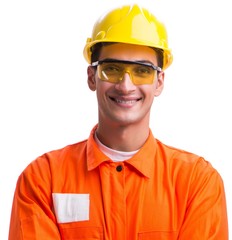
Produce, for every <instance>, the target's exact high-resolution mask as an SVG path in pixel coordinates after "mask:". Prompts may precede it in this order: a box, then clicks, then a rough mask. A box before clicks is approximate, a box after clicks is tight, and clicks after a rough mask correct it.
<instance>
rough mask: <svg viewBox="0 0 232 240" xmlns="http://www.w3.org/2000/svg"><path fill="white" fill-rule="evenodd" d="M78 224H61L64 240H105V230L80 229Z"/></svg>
mask: <svg viewBox="0 0 232 240" xmlns="http://www.w3.org/2000/svg"><path fill="white" fill-rule="evenodd" d="M78 225H79V224H77V223H65V224H59V229H60V235H61V236H62V240H80V239H86V240H103V228H101V227H80V226H78Z"/></svg>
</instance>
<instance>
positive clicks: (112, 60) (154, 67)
mask: <svg viewBox="0 0 232 240" xmlns="http://www.w3.org/2000/svg"><path fill="white" fill-rule="evenodd" d="M102 63H125V64H138V65H142V66H147V67H152V68H153V69H154V70H156V71H158V72H161V71H162V68H161V67H158V66H155V65H154V64H152V63H148V62H142V61H130V60H119V59H111V58H107V59H103V60H99V61H96V62H92V63H91V66H92V67H97V66H98V65H100V64H102Z"/></svg>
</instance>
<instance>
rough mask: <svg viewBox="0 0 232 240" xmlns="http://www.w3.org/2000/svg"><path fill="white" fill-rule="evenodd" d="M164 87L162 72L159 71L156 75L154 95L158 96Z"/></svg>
mask: <svg viewBox="0 0 232 240" xmlns="http://www.w3.org/2000/svg"><path fill="white" fill-rule="evenodd" d="M163 88H164V72H163V71H162V72H159V73H158V75H157V80H156V85H155V97H158V96H159V95H160V94H161V93H162V91H163Z"/></svg>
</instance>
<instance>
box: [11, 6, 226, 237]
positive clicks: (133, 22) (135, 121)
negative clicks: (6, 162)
mask: <svg viewBox="0 0 232 240" xmlns="http://www.w3.org/2000/svg"><path fill="white" fill-rule="evenodd" d="M84 56H85V58H86V60H87V61H88V63H89V66H88V70H87V72H88V86H89V88H90V89H91V90H92V91H96V94H97V100H98V124H97V125H96V126H95V127H94V128H93V130H92V132H91V134H90V136H89V138H88V139H87V140H85V141H82V142H79V143H76V144H73V145H69V146H66V147H64V148H63V149H59V150H55V151H52V152H49V153H46V154H44V155H43V156H40V157H39V158H38V159H36V160H35V161H33V162H32V163H31V164H30V165H29V166H28V167H27V168H26V169H25V170H24V171H23V173H22V174H21V175H20V177H19V179H18V183H17V187H16V190H15V196H14V202H13V207H12V216H11V224H10V231H9V239H10V240H13V239H14V240H15V239H17V240H18V239H36V240H37V239H40V240H41V239H49V240H50V239H104V240H113V239H114V240H123V239H127V240H128V239H132V240H134V239H143V240H146V239H152V240H154V239H169V240H171V239H172V240H173V239H178V240H187V239H191V240H194V239H201V240H206V239H211V240H216V239H217V240H219V239H220V240H226V239H228V225H227V213H226V201H225V193H224V187H223V181H222V179H221V177H220V175H219V174H218V172H217V171H216V170H215V169H214V168H213V167H212V166H211V164H210V163H209V162H207V161H206V160H204V159H203V158H202V157H199V156H197V155H195V154H193V153H189V152H186V151H183V150H179V149H176V148H173V147H170V146H167V145H165V144H163V143H162V142H160V141H159V140H158V139H156V138H155V137H154V136H153V134H152V131H151V129H150V128H149V119H150V111H151V106H152V103H153V100H154V98H155V97H157V96H159V95H160V94H161V93H162V90H163V86H164V70H165V69H166V68H167V67H168V66H169V65H170V64H171V62H172V54H171V51H170V49H169V47H168V41H167V34H166V30H165V27H164V25H163V24H162V23H160V22H159V21H158V20H157V19H156V18H155V17H154V16H153V15H152V14H150V13H149V12H148V11H147V10H146V9H144V8H140V7H139V6H138V5H132V6H123V7H121V8H116V9H114V10H112V11H110V12H108V13H107V14H105V15H104V16H103V17H101V18H100V19H99V21H97V22H96V24H95V25H94V29H93V34H92V38H89V39H88V40H87V43H86V46H85V48H84Z"/></svg>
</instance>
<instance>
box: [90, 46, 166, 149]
mask: <svg viewBox="0 0 232 240" xmlns="http://www.w3.org/2000/svg"><path fill="white" fill-rule="evenodd" d="M106 58H113V59H120V60H131V61H139V60H140V61H147V62H150V63H153V64H154V65H156V66H157V59H156V55H155V52H154V50H153V49H151V48H150V47H147V46H139V45H132V44H124V43H116V44H112V45H107V46H104V47H103V48H102V50H101V53H100V56H99V60H103V59H106ZM87 73H88V86H89V88H90V89H91V90H92V91H96V95H97V100H98V128H97V136H98V138H99V140H100V141H101V142H102V143H103V144H105V145H106V146H108V147H110V148H112V149H115V150H119V151H134V150H138V149H139V148H140V147H141V146H142V145H143V144H144V143H145V141H146V139H147V137H148V135H149V120H150V111H151V107H152V103H153V100H154V98H155V97H158V96H159V95H160V94H161V92H162V90H163V86H164V72H161V73H159V74H158V76H157V75H155V79H154V82H153V84H144V85H134V84H133V82H132V81H131V78H130V75H129V74H128V73H125V75H124V78H123V80H122V81H121V82H120V83H117V84H115V83H109V82H106V81H102V80H101V79H99V78H98V76H97V73H96V70H95V68H94V67H91V66H88V69H87Z"/></svg>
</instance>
